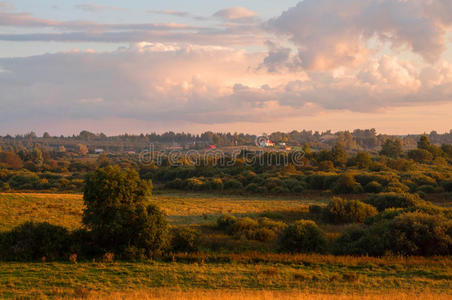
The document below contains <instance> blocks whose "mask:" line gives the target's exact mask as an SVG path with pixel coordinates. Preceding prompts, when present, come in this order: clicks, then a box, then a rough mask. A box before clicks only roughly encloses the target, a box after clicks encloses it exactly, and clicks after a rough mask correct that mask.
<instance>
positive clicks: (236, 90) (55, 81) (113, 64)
mask: <svg viewBox="0 0 452 300" xmlns="http://www.w3.org/2000/svg"><path fill="white" fill-rule="evenodd" d="M266 55H267V54H266V53H265V52H257V53H256V52H255V53H247V52H246V51H244V50H236V49H233V48H227V47H220V46H201V45H192V44H179V43H166V44H163V43H150V42H140V43H136V44H133V45H131V46H130V47H128V48H120V49H118V50H117V51H114V52H99V53H97V52H92V51H89V52H88V51H72V52H67V53H57V54H47V55H41V56H34V57H28V58H10V59H0V67H1V68H2V69H4V70H6V72H1V73H0V90H2V93H1V95H0V103H2V106H3V108H4V109H2V110H1V111H0V120H2V122H3V123H5V122H11V121H12V120H15V119H28V118H31V117H36V116H40V118H42V119H43V120H44V119H46V118H54V119H55V118H60V119H68V120H80V119H90V120H100V119H104V118H106V119H108V118H120V119H128V120H130V119H134V120H140V121H152V122H161V123H162V124H170V123H171V122H191V123H198V124H220V123H224V124H227V123H232V122H268V120H273V121H275V122H279V121H282V120H284V118H287V117H293V118H295V117H299V118H300V117H301V116H307V115H312V114H315V113H319V112H322V111H324V112H328V111H334V110H347V111H354V112H367V113H368V112H378V111H382V110H386V109H388V108H391V107H397V106H412V105H414V106H416V105H423V104H426V103H430V104H433V103H451V102H452V64H450V63H447V62H442V63H440V64H438V65H436V66H430V65H424V66H419V65H416V64H414V63H412V62H410V61H407V60H403V59H400V58H395V57H390V56H383V57H381V58H374V59H371V60H369V61H368V62H367V63H365V64H364V65H363V66H362V68H361V69H360V70H359V71H358V72H356V71H353V72H351V71H347V70H344V71H343V72H311V73H306V72H304V71H302V70H296V71H293V72H291V73H287V72H274V73H270V74H269V73H267V72H266V71H265V70H262V69H259V66H260V65H261V63H262V61H263V60H264V59H265V57H266ZM276 60H277V59H276ZM181 70H183V71H182V72H181Z"/></svg>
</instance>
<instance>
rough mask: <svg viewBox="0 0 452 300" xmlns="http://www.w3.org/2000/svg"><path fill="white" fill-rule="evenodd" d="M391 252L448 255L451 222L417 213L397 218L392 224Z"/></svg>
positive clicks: (451, 240) (451, 238)
mask: <svg viewBox="0 0 452 300" xmlns="http://www.w3.org/2000/svg"><path fill="white" fill-rule="evenodd" d="M390 228H391V232H392V239H391V241H392V249H391V250H392V251H393V252H394V253H397V254H403V255H418V256H431V255H450V254H451V253H452V236H451V235H450V233H451V229H452V222H451V221H450V220H447V219H445V218H444V217H442V216H437V215H434V216H433V215H428V214H424V213H419V212H413V213H406V214H402V215H399V216H397V217H396V218H395V219H394V221H393V222H392V224H391V226H390Z"/></svg>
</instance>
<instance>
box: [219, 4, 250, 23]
mask: <svg viewBox="0 0 452 300" xmlns="http://www.w3.org/2000/svg"><path fill="white" fill-rule="evenodd" d="M213 16H214V17H218V18H222V19H224V20H228V21H243V20H250V19H254V18H255V17H256V16H257V14H256V13H255V12H254V11H251V10H249V9H247V8H244V7H231V8H226V9H222V10H219V11H217V12H216V13H215V14H214V15H213Z"/></svg>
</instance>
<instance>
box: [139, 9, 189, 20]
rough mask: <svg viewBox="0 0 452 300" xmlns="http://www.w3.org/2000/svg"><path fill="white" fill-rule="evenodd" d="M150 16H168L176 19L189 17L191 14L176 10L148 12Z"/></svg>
mask: <svg viewBox="0 0 452 300" xmlns="http://www.w3.org/2000/svg"><path fill="white" fill-rule="evenodd" d="M147 12H148V13H150V14H155V15H168V16H176V17H182V18H185V17H190V16H191V14H190V13H188V12H185V11H176V10H148V11H147Z"/></svg>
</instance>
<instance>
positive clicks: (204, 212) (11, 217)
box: [0, 193, 319, 231]
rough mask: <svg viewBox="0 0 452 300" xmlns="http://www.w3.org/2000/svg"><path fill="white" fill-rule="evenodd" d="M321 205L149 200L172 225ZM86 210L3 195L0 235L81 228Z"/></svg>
mask: <svg viewBox="0 0 452 300" xmlns="http://www.w3.org/2000/svg"><path fill="white" fill-rule="evenodd" d="M318 201H319V200H309V199H293V198H292V199H290V198H258V197H249V196H237V195H235V196H221V195H209V194H195V193H190V194H181V193H174V194H163V195H153V196H152V198H151V200H150V202H152V203H155V204H157V205H158V206H159V207H160V208H162V210H163V211H164V212H165V213H166V214H167V215H168V219H169V221H170V222H171V223H172V224H200V223H205V222H207V221H213V220H216V218H217V217H218V216H219V215H220V214H226V213H227V214H235V215H251V216H252V215H258V214H261V213H263V212H272V213H274V214H282V215H284V216H288V217H291V216H295V217H296V215H297V214H298V215H299V214H300V213H305V212H307V211H308V206H309V205H310V204H312V203H318ZM83 207H84V206H83V199H82V195H76V194H38V193H3V194H0V231H4V230H8V229H11V228H12V227H14V226H16V225H18V224H21V223H24V222H26V221H30V220H34V221H39V222H49V223H51V224H55V225H62V226H65V227H67V228H69V229H75V228H78V227H79V226H81V216H82V210H83Z"/></svg>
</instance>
